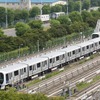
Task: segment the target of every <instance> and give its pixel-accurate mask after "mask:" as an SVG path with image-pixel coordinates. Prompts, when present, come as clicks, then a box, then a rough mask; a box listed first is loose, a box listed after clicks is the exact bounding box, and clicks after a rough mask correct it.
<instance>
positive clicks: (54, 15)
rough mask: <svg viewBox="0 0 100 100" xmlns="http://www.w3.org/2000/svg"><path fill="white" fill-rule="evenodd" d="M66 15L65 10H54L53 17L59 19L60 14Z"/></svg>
mask: <svg viewBox="0 0 100 100" xmlns="http://www.w3.org/2000/svg"><path fill="white" fill-rule="evenodd" d="M62 15H65V12H54V13H52V14H51V18H54V19H57V18H58V17H59V16H62Z"/></svg>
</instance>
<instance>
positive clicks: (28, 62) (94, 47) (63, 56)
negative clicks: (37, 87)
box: [0, 37, 100, 89]
mask: <svg viewBox="0 0 100 100" xmlns="http://www.w3.org/2000/svg"><path fill="white" fill-rule="evenodd" d="M99 51H100V37H98V38H94V39H91V40H88V41H84V42H83V43H79V44H76V45H72V46H67V47H64V48H60V49H58V50H53V51H50V52H47V53H42V54H40V55H37V56H34V57H30V58H29V57H28V58H26V59H24V60H21V61H18V62H15V63H13V64H8V65H6V66H3V67H2V68H1V69H0V89H4V88H5V87H6V86H7V85H13V84H16V83H18V82H20V81H25V80H27V79H32V78H34V77H36V76H40V75H42V74H45V73H47V72H48V71H52V70H54V69H58V68H61V67H63V66H64V65H67V64H69V63H70V62H73V61H77V60H80V59H82V58H84V57H87V56H90V55H91V54H94V53H96V52H99Z"/></svg>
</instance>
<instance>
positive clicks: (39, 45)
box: [37, 40, 40, 52]
mask: <svg viewBox="0 0 100 100" xmlns="http://www.w3.org/2000/svg"><path fill="white" fill-rule="evenodd" d="M39 47H40V45H39V40H38V41H37V49H38V52H39V51H40V48H39Z"/></svg>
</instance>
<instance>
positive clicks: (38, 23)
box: [28, 20, 43, 29]
mask: <svg viewBox="0 0 100 100" xmlns="http://www.w3.org/2000/svg"><path fill="white" fill-rule="evenodd" d="M28 24H29V26H30V27H31V28H32V29H35V28H37V29H42V24H43V23H42V21H40V20H33V21H30V22H29V23H28Z"/></svg>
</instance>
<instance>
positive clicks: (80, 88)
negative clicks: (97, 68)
mask: <svg viewBox="0 0 100 100" xmlns="http://www.w3.org/2000/svg"><path fill="white" fill-rule="evenodd" d="M99 80H100V75H97V76H95V77H94V78H93V81H91V82H90V83H87V82H81V83H79V84H77V85H76V87H77V89H78V91H81V90H83V89H85V88H87V87H89V86H90V85H91V84H93V83H95V82H97V81H99Z"/></svg>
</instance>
